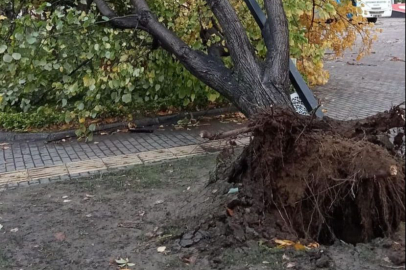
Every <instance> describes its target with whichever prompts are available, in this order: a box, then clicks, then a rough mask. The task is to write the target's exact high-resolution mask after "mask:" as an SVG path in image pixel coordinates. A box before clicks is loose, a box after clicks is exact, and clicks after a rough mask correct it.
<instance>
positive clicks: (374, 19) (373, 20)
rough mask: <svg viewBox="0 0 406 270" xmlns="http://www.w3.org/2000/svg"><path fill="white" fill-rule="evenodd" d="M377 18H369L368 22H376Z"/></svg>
mask: <svg viewBox="0 0 406 270" xmlns="http://www.w3.org/2000/svg"><path fill="white" fill-rule="evenodd" d="M377 20H378V18H368V22H370V23H376V21H377Z"/></svg>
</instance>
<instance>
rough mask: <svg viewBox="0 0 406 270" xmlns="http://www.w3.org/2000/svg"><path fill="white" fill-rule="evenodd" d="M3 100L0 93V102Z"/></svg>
mask: <svg viewBox="0 0 406 270" xmlns="http://www.w3.org/2000/svg"><path fill="white" fill-rule="evenodd" d="M2 101H3V95H0V103H1V102H2Z"/></svg>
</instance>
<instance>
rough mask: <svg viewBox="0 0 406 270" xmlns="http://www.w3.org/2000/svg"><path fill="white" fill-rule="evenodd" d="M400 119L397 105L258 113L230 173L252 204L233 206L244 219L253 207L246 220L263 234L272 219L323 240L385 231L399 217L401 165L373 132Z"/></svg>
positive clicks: (381, 131) (360, 237)
mask: <svg viewBox="0 0 406 270" xmlns="http://www.w3.org/2000/svg"><path fill="white" fill-rule="evenodd" d="M404 124H405V120H404V110H402V109H401V108H400V107H399V106H397V107H394V108H393V109H392V110H390V111H389V112H386V113H381V114H377V115H375V116H373V117H370V118H367V119H365V120H363V121H348V122H342V121H335V120H333V119H328V118H327V119H324V120H323V121H320V120H317V119H313V118H311V117H306V116H301V115H297V114H295V113H294V112H291V111H286V110H282V109H278V108H274V109H273V110H269V111H267V112H264V113H262V114H259V115H257V116H256V117H254V118H253V119H251V122H250V126H249V127H251V128H252V130H253V137H254V138H253V141H252V142H251V144H250V145H249V146H248V147H247V148H246V149H245V150H244V151H243V153H242V155H241V156H240V157H239V158H238V160H237V161H235V162H234V165H233V166H232V168H231V170H230V171H229V174H228V175H229V177H228V181H229V182H232V183H240V184H242V189H241V193H240V200H242V201H246V202H248V205H249V206H250V208H251V209H254V210H253V211H250V213H249V214H246V213H245V212H244V211H243V209H241V211H239V208H238V207H236V209H234V210H233V211H234V212H235V213H237V214H236V216H238V217H241V218H242V220H245V221H242V222H244V223H246V222H248V221H247V220H251V221H252V219H253V213H256V215H257V220H255V221H254V222H253V224H250V226H253V227H256V229H257V230H258V231H262V232H264V233H266V234H271V233H270V232H269V228H270V227H272V226H270V225H269V224H275V222H276V223H277V224H279V226H280V227H281V229H282V230H284V231H286V232H289V233H290V234H292V235H296V236H297V237H299V238H309V239H316V240H318V241H321V242H323V243H330V242H332V241H334V239H335V238H336V237H338V238H340V239H342V240H344V241H346V242H350V243H356V242H363V241H368V240H370V239H372V238H374V237H382V236H388V235H390V234H391V233H392V232H393V231H394V230H396V229H397V227H398V225H399V223H400V221H401V220H404V211H405V204H404V199H405V193H404V184H405V180H404V175H405V170H404V165H403V162H402V161H401V160H400V159H398V158H397V157H396V156H395V155H394V154H393V153H392V152H388V150H387V149H385V147H382V144H381V141H380V140H378V141H377V140H376V138H377V136H378V137H379V136H381V135H383V134H384V133H385V132H387V131H388V130H389V129H391V128H394V127H403V126H404ZM386 148H387V147H386ZM389 151H390V149H389ZM238 213H239V214H238ZM258 219H259V220H258ZM248 223H249V222H248Z"/></svg>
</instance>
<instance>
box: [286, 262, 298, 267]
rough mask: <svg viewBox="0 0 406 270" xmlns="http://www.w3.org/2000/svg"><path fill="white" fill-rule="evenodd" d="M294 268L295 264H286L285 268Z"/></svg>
mask: <svg viewBox="0 0 406 270" xmlns="http://www.w3.org/2000/svg"><path fill="white" fill-rule="evenodd" d="M295 266H296V264H295V263H288V264H287V265H286V268H293V267H295Z"/></svg>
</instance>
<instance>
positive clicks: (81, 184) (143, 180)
mask: <svg viewBox="0 0 406 270" xmlns="http://www.w3.org/2000/svg"><path fill="white" fill-rule="evenodd" d="M218 162H219V157H217V155H208V156H203V157H194V158H189V159H184V160H179V161H176V162H171V163H161V164H155V165H150V166H140V167H136V168H134V169H131V170H127V171H119V172H116V173H112V174H108V175H101V176H97V177H94V178H87V179H78V180H72V181H66V182H59V183H52V184H48V185H39V186H34V187H33V186H31V187H29V188H20V189H16V190H8V191H4V192H2V193H0V224H1V225H2V226H0V227H2V228H1V229H0V269H8V270H10V269H34V270H36V269H58V270H59V269H75V270H76V269H81V270H82V269H83V270H85V269H118V267H117V265H116V264H115V263H114V260H115V259H118V258H128V260H129V262H131V263H134V264H135V266H131V267H128V268H130V269H135V270H141V269H143V270H152V269H156V270H158V269H159V270H161V269H168V270H175V269H202V270H203V269H205V270H207V269H229V270H243V269H244V270H245V269H246V270H248V269H252V270H259V269H274V270H276V269H345V270H359V269H396V268H398V269H401V268H399V267H402V266H404V246H405V242H404V224H402V226H401V228H400V230H399V231H398V232H397V233H396V234H395V235H393V236H392V238H378V239H374V240H373V241H372V242H370V243H368V244H357V245H351V244H346V243H344V242H342V241H336V242H335V243H334V244H333V245H331V246H320V247H319V248H312V249H309V250H295V249H294V248H280V247H275V245H272V243H271V240H270V239H264V238H262V237H261V236H258V235H256V233H255V231H252V230H251V232H252V234H253V237H252V238H250V239H245V241H241V242H236V241H235V238H236V237H237V238H238V231H239V230H240V228H239V227H236V226H233V225H232V223H229V224H228V225H223V224H227V219H228V220H230V219H231V220H232V219H233V218H234V217H233V213H232V212H230V211H228V215H229V216H226V205H229V203H230V201H233V198H236V196H238V193H237V194H226V193H227V191H228V190H229V188H230V187H232V186H231V184H227V183H224V185H223V186H221V185H219V184H218V185H217V184H213V185H209V186H207V183H208V180H209V178H210V175H211V172H212V171H214V169H215V166H216V163H218ZM211 179H213V177H211ZM237 186H238V185H237ZM223 203H224V204H223ZM219 206H220V208H219ZM218 212H223V213H224V215H218ZM207 213H209V214H210V213H212V214H213V216H210V215H207ZM206 221H207V222H208V223H209V224H210V226H207V225H204V224H207V222H206ZM244 230H245V233H242V235H241V237H246V235H247V232H249V231H250V228H248V227H246V228H244ZM281 236H282V235H281ZM281 240H283V238H281ZM162 246H165V247H166V249H165V251H164V252H163V253H160V252H158V251H157V248H158V247H162Z"/></svg>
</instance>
